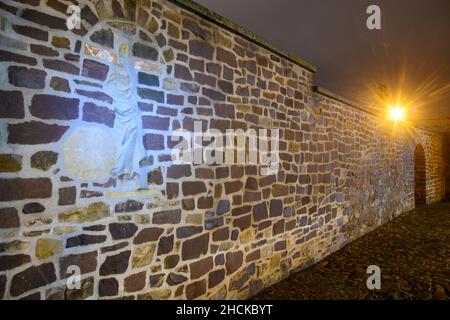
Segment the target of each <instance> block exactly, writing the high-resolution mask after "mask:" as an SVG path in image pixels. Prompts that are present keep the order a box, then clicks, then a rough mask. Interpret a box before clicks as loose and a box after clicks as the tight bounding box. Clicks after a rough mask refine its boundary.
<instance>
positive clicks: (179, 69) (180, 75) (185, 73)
mask: <svg viewBox="0 0 450 320" xmlns="http://www.w3.org/2000/svg"><path fill="white" fill-rule="evenodd" d="M175 78H177V79H182V80H187V81H192V80H193V78H192V74H191V72H190V71H189V68H188V67H186V66H183V65H181V64H176V65H175Z"/></svg>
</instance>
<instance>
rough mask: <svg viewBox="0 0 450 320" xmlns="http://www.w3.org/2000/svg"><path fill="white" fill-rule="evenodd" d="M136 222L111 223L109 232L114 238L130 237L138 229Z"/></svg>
mask: <svg viewBox="0 0 450 320" xmlns="http://www.w3.org/2000/svg"><path fill="white" fill-rule="evenodd" d="M137 229H138V228H137V226H136V225H135V224H134V223H110V224H109V232H110V233H111V236H112V238H113V240H120V239H128V238H131V237H132V236H134V234H135V233H136V231H137Z"/></svg>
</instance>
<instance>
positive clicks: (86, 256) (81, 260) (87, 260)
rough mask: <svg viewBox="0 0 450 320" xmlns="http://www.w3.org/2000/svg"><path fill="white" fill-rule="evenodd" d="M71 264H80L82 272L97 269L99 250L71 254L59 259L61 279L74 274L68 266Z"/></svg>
mask: <svg viewBox="0 0 450 320" xmlns="http://www.w3.org/2000/svg"><path fill="white" fill-rule="evenodd" d="M70 266H78V267H79V268H80V272H81V273H82V274H84V273H90V272H93V271H95V270H96V269H97V251H91V252H87V253H80V254H70V255H67V256H65V257H62V258H60V259H59V268H60V269H59V273H60V277H61V279H65V278H67V277H69V276H71V275H72V274H71V273H70V272H69V271H70V270H68V268H69V267H70Z"/></svg>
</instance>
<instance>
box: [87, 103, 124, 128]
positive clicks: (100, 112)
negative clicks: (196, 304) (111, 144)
mask: <svg viewBox="0 0 450 320" xmlns="http://www.w3.org/2000/svg"><path fill="white" fill-rule="evenodd" d="M115 118H116V113H115V112H114V111H113V110H111V109H109V108H106V107H101V106H98V105H96V104H94V103H91V102H86V103H85V104H84V105H83V121H86V122H95V123H100V124H104V125H106V126H108V127H110V128H112V127H113V126H114V120H115Z"/></svg>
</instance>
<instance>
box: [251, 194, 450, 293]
mask: <svg viewBox="0 0 450 320" xmlns="http://www.w3.org/2000/svg"><path fill="white" fill-rule="evenodd" d="M369 265H377V266H379V267H380V269H381V289H380V290H369V289H367V287H366V280H367V278H368V277H369V276H370V275H369V274H367V273H366V269H367V267H368V266H369ZM449 298H450V202H439V203H435V204H432V205H429V206H426V207H420V208H417V209H415V210H413V211H410V212H407V213H405V214H403V215H402V216H400V217H398V218H397V219H395V220H394V221H391V222H390V223H388V224H386V225H383V226H381V227H379V228H378V229H376V230H374V231H372V232H371V233H369V234H367V235H365V236H363V237H361V238H360V239H358V240H356V241H354V242H352V243H350V244H348V245H347V246H345V247H344V248H342V249H341V250H339V251H337V252H335V253H333V254H332V255H330V256H328V257H327V258H325V259H324V260H322V261H321V262H319V263H317V264H315V265H314V266H312V267H310V268H308V269H305V270H302V271H299V272H297V273H295V274H292V275H291V276H290V277H289V278H287V279H286V280H284V281H282V282H280V283H278V284H276V285H274V286H272V287H270V288H267V289H266V290H264V291H263V292H261V293H259V294H258V295H257V296H255V297H253V299H257V300H259V299H275V300H278V299H449Z"/></svg>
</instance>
